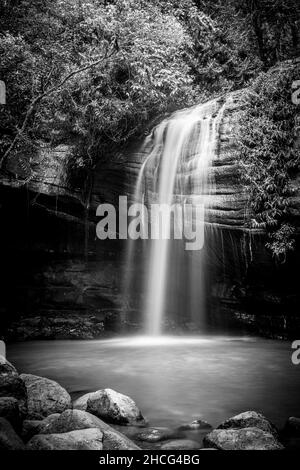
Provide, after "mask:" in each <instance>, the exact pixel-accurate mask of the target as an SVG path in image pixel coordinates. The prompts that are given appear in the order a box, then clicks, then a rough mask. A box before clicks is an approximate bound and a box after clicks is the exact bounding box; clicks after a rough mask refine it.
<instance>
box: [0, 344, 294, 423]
mask: <svg viewBox="0 0 300 470" xmlns="http://www.w3.org/2000/svg"><path fill="white" fill-rule="evenodd" d="M7 356H8V359H9V360H10V361H11V362H13V363H14V364H15V365H16V367H17V368H18V370H19V371H22V372H26V373H32V374H36V375H42V376H46V377H49V378H52V379H54V380H57V381H58V382H59V383H61V384H62V385H63V386H64V387H66V388H67V389H68V391H69V392H71V393H73V394H74V395H75V394H76V395H78V394H79V392H80V394H81V393H85V392H88V391H94V390H97V389H101V388H106V387H109V388H113V389H115V390H117V391H120V392H122V393H124V394H126V395H130V396H131V397H132V398H133V399H134V400H135V401H136V402H137V404H138V406H139V407H140V408H141V410H142V412H143V414H144V415H145V416H146V417H147V418H148V419H149V420H150V423H151V425H160V426H165V425H167V426H177V425H179V424H182V423H184V422H187V421H190V420H193V419H196V418H201V419H204V420H206V421H209V422H210V423H211V424H212V425H213V426H216V425H218V424H219V423H220V422H221V421H222V420H224V419H225V418H228V417H229V416H232V415H233V414H236V413H239V412H242V411H246V410H250V409H255V410H257V411H261V412H263V413H264V414H265V415H266V416H267V417H269V418H270V419H272V420H273V421H274V422H275V424H277V425H278V426H282V425H283V424H284V422H285V420H286V419H287V417H288V416H291V415H298V416H299V415H300V401H299V392H300V367H297V366H294V365H293V364H292V363H291V346H290V343H288V342H280V341H274V340H265V339H257V338H230V337H208V336H206V337H195V338H189V337H179V338H176V337H158V338H147V337H137V338H121V339H113V340H94V341H34V342H26V343H17V344H13V345H9V346H8V352H7Z"/></svg>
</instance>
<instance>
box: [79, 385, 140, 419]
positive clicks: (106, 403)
mask: <svg viewBox="0 0 300 470" xmlns="http://www.w3.org/2000/svg"><path fill="white" fill-rule="evenodd" d="M86 411H88V412H89V413H92V414H93V415H95V416H98V417H99V418H101V419H103V420H104V421H107V422H109V423H114V424H141V423H144V422H145V420H144V418H143V416H142V413H141V412H140V410H139V409H138V407H137V405H136V404H135V402H134V401H133V400H132V399H131V398H130V397H128V396H126V395H122V394H121V393H118V392H116V391H115V390H111V389H110V388H106V389H104V390H98V391H97V392H94V393H93V394H92V395H91V396H90V397H89V398H88V400H87V408H86Z"/></svg>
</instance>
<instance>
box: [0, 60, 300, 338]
mask: <svg viewBox="0 0 300 470" xmlns="http://www.w3.org/2000/svg"><path fill="white" fill-rule="evenodd" d="M284 66H285V65H284V64H282V67H284ZM245 92H246V90H241V91H238V92H234V93H229V94H228V95H226V96H225V97H223V98H222V99H219V100H212V101H213V103H214V104H213V105H212V110H213V109H214V110H218V109H220V107H222V106H224V109H223V116H222V119H221V122H220V128H219V133H218V135H217V142H216V144H217V145H216V147H217V152H216V156H215V158H214V160H213V162H212V165H211V168H210V170H209V172H210V176H211V178H212V179H214V181H215V188H216V191H215V192H214V194H213V195H211V196H210V198H211V199H210V202H211V204H210V208H209V210H208V212H207V218H208V219H209V221H210V222H213V223H214V230H213V232H214V233H213V237H212V239H213V243H211V246H208V247H207V248H208V251H210V252H211V253H214V252H217V256H213V255H212V256H211V257H210V260H209V261H208V271H209V272H210V273H211V277H212V279H211V281H210V282H211V284H210V286H209V289H210V291H209V294H210V298H211V299H212V304H211V306H210V312H209V319H210V323H211V325H212V326H213V327H216V326H217V325H222V322H223V325H222V326H224V325H228V326H229V327H232V326H239V327H240V328H245V329H246V331H249V330H250V331H255V332H259V333H262V334H265V335H268V336H271V337H281V338H283V337H284V338H287V337H292V338H294V337H295V336H294V335H295V332H296V331H300V319H299V315H298V314H297V305H298V304H299V293H298V285H297V277H296V276H294V274H293V273H294V272H297V271H296V270H297V267H298V265H299V249H297V251H296V252H295V253H294V254H293V255H292V256H291V257H290V258H289V259H288V261H287V263H286V264H285V265H278V264H276V263H275V260H274V259H273V258H272V256H271V254H270V253H269V252H268V251H267V250H266V248H265V243H266V238H265V234H264V232H263V231H261V230H256V229H249V228H248V227H247V226H246V225H245V218H246V219H247V217H248V216H249V210H248V205H247V191H246V190H245V188H244V187H243V186H242V184H241V179H240V176H239V162H238V158H237V155H236V132H237V126H238V123H239V117H240V111H241V109H242V108H243V106H244V97H245ZM214 112H215V111H214ZM208 117H209V116H208ZM139 144H140V142H135V143H134V144H132V145H131V146H129V147H128V148H126V149H122V157H123V160H122V161H121V163H120V162H114V163H112V162H110V161H107V162H106V163H105V164H104V163H100V164H99V166H98V167H97V168H96V169H95V171H94V174H93V182H92V184H90V183H89V182H88V181H84V184H83V182H82V181H81V182H80V184H79V185H78V184H75V183H74V182H71V181H70V179H69V177H68V162H69V158H70V155H71V151H72V148H71V147H70V146H69V147H68V146H67V145H65V146H59V147H57V148H55V149H49V148H48V149H47V148H45V147H43V148H42V149H41V152H40V155H39V156H37V157H36V161H34V164H35V168H36V171H35V174H34V177H33V178H31V179H30V181H29V182H28V183H26V186H25V183H24V182H25V181H26V178H27V177H28V174H27V173H26V174H22V171H23V170H22V165H19V166H20V168H18V165H15V164H14V162H12V167H13V168H12V170H13V173H14V174H15V175H16V176H17V177H18V178H17V179H16V178H13V177H12V178H10V179H9V178H8V177H7V176H4V175H2V177H1V181H0V211H1V220H2V224H3V227H5V228H6V229H5V230H2V231H1V233H0V246H1V247H2V248H1V249H2V251H1V253H0V254H1V262H2V267H3V271H4V272H5V274H6V276H5V279H4V281H3V282H4V283H3V297H2V302H1V307H0V309H1V310H0V313H1V315H2V317H3V318H4V319H7V328H6V335H7V336H8V337H11V338H14V339H16V338H18V339H28V338H66V337H69V338H80V337H82V338H90V337H93V335H94V336H97V337H98V336H101V335H102V334H103V331H105V330H106V331H107V330H109V331H114V330H115V329H117V328H118V327H120V324H122V326H123V323H124V319H123V317H122V309H123V305H124V303H125V302H124V299H123V298H122V292H121V287H120V286H121V284H122V283H121V278H122V273H123V269H124V268H125V266H124V265H123V264H122V261H121V259H123V257H122V254H123V250H124V244H123V243H122V241H115V240H113V241H112V242H111V241H110V240H108V241H105V242H101V241H99V240H97V239H96V238H95V225H96V223H97V221H98V219H97V217H96V208H97V206H98V205H99V204H100V203H102V202H106V203H111V204H113V205H114V206H115V207H117V205H118V196H119V195H127V196H128V197H129V198H131V197H132V193H133V190H134V184H135V181H136V177H137V175H138V172H139V170H140V168H141V165H142V164H143V162H144V159H145V154H143V153H142V152H140V151H139ZM24 160H26V159H24ZM22 178H23V179H22ZM83 186H84V187H85V188H86V190H82V189H79V187H83ZM293 186H294V189H295V193H294V194H293V196H292V198H291V213H292V215H293V217H294V220H295V222H296V223H297V224H298V225H300V222H299V207H300V203H299V201H300V191H299V187H300V180H299V174H298V175H295V180H294V181H293ZM89 190H90V198H89V201H87V199H88V197H87V193H89ZM87 207H88V209H87ZM16 213H18V218H16V217H15V214H16ZM297 221H298V222H297ZM20 226H22V234H21V235H20V230H19V227H20ZM23 234H26V236H25V235H23ZM28 241H30V244H29V243H28ZM29 245H30V249H29V248H28V246H29ZM216 247H217V249H216ZM28 250H29V251H28ZM87 255H88V256H87ZM29 266H30V267H29ZM99 266H101V268H99ZM135 269H136V270H137V271H138V272H139V269H140V267H139V266H138V265H136V266H135ZM139 295H140V293H139V292H138V291H137V292H136V296H137V297H138V296H139ZM125 300H126V299H125ZM132 305H133V307H132V312H131V316H130V318H129V319H128V320H127V324H129V327H131V328H133V327H135V326H136V324H137V323H138V316H137V315H136V313H135V309H134V305H135V304H134V299H133V304H132ZM17 312H20V313H21V314H22V317H23V318H22V320H21V321H20V320H19V319H17V320H16V322H15V323H14V325H13V327H10V325H9V324H10V322H11V318H14V317H15V316H16V313H17ZM62 312H63V313H62ZM183 327H185V325H183Z"/></svg>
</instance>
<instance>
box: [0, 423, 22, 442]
mask: <svg viewBox="0 0 300 470" xmlns="http://www.w3.org/2000/svg"><path fill="white" fill-rule="evenodd" d="M0 449H1V450H24V449H25V446H24V443H23V441H22V440H21V439H20V438H19V436H18V435H17V434H16V432H15V431H14V429H13V427H12V425H11V424H10V423H9V422H8V421H7V420H6V419H5V418H0Z"/></svg>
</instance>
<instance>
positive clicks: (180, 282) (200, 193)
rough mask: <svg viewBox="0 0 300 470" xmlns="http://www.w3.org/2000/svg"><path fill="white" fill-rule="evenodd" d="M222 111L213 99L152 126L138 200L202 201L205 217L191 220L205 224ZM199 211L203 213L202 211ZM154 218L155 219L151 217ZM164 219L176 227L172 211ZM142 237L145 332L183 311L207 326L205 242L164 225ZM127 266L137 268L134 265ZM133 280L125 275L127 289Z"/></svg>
mask: <svg viewBox="0 0 300 470" xmlns="http://www.w3.org/2000/svg"><path fill="white" fill-rule="evenodd" d="M222 113H223V107H222V106H221V105H220V104H219V103H218V102H216V101H212V102H209V103H206V104H205V105H200V106H196V107H193V108H191V109H187V110H183V111H179V112H176V113H174V114H173V115H172V116H171V117H170V118H168V119H166V120H165V121H163V122H162V123H161V124H160V125H159V126H157V127H156V128H155V129H154V130H153V132H152V134H151V135H150V136H149V137H148V138H147V139H146V141H145V143H144V146H143V149H142V151H143V154H144V155H145V159H144V163H143V165H142V167H141V170H140V172H139V175H138V178H137V183H136V188H135V197H134V199H135V202H139V203H143V204H145V205H146V206H147V207H148V208H149V209H150V210H151V207H152V204H159V205H166V206H168V207H170V206H171V205H172V204H174V203H175V202H176V204H181V205H182V206H183V207H186V204H188V205H190V206H192V207H194V206H197V205H198V206H199V205H201V206H203V207H204V210H202V212H201V213H200V219H201V220H195V213H194V212H193V218H192V220H191V224H193V223H197V224H202V225H203V227H204V222H205V221H207V220H208V219H209V214H208V209H209V205H210V196H211V195H212V193H213V192H214V183H213V181H212V178H210V174H209V168H210V165H211V161H212V159H213V158H214V155H215V151H216V142H217V138H216V137H217V132H218V128H219V125H220V122H221V118H222ZM183 214H184V212H183ZM197 216H198V219H199V213H197ZM204 219H205V220H204ZM151 221H152V222H153V221H155V220H154V219H153V218H152V217H151ZM156 222H157V223H159V221H156ZM144 223H147V222H144ZM163 224H164V230H167V232H170V233H171V232H172V229H173V230H174V225H172V212H171V211H169V212H168V211H166V213H164V221H163ZM151 230H153V226H152V227H151ZM147 233H149V232H148V230H147ZM149 235H150V233H149ZM152 238H153V237H152ZM134 243H135V242H134V241H130V242H129V248H128V254H127V266H128V264H130V263H131V264H135V263H136V259H135V256H134ZM142 243H143V247H142V250H141V251H142V260H143V261H142V263H143V268H144V279H143V282H142V285H141V290H142V299H143V300H142V305H141V309H142V311H143V312H144V332H145V333H146V334H147V335H152V336H157V335H160V334H161V333H162V331H163V325H164V324H165V323H166V322H167V321H169V324H171V323H170V318H173V319H174V318H176V317H177V318H178V317H180V315H184V316H185V318H186V319H187V321H188V322H189V323H190V324H192V325H197V326H203V322H204V319H205V273H204V269H205V268H204V252H205V246H204V248H203V249H201V250H199V251H187V250H186V245H185V243H184V240H174V239H173V238H172V237H171V238H170V239H164V237H163V236H162V232H161V231H160V235H159V237H158V238H157V239H151V240H143V242H142ZM129 272H134V267H133V268H132V269H131V270H129ZM135 285H136V283H135V282H133V280H132V279H131V282H130V280H129V279H128V278H127V283H126V286H127V287H126V288H127V290H128V289H131V288H132V287H134V286H135ZM130 286H131V287H130Z"/></svg>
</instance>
